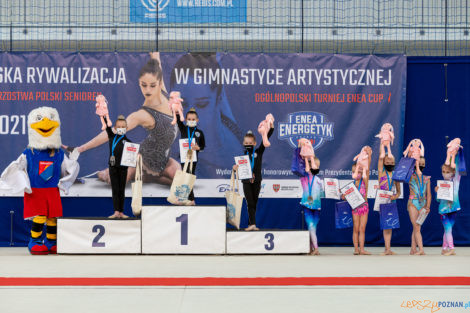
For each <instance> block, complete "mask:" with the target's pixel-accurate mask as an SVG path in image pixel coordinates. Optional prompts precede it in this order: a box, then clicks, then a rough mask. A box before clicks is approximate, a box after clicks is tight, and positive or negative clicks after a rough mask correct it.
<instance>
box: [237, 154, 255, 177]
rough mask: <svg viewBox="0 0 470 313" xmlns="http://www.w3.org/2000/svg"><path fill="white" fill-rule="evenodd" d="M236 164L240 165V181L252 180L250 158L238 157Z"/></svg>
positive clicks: (245, 156)
mask: <svg viewBox="0 0 470 313" xmlns="http://www.w3.org/2000/svg"><path fill="white" fill-rule="evenodd" d="M235 164H237V165H238V178H239V179H252V178H253V173H252V171H251V163H250V157H249V156H247V155H241V156H236V157H235Z"/></svg>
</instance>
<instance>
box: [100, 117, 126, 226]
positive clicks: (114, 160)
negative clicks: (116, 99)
mask: <svg viewBox="0 0 470 313" xmlns="http://www.w3.org/2000/svg"><path fill="white" fill-rule="evenodd" d="M104 120H105V121H106V118H105V119H104ZM107 125H109V124H107ZM126 131H127V122H126V118H125V117H124V116H123V115H119V116H118V118H117V121H116V133H114V132H113V130H112V129H111V127H109V126H106V133H107V134H108V139H109V161H108V164H109V177H110V179H111V191H112V194H113V206H114V214H113V215H111V216H110V217H109V218H128V216H127V215H125V214H124V213H123V212H124V200H125V197H126V194H125V190H126V181H127V166H122V165H121V158H122V152H123V150H124V143H125V142H126V141H128V142H130V140H129V139H128V138H127V137H126Z"/></svg>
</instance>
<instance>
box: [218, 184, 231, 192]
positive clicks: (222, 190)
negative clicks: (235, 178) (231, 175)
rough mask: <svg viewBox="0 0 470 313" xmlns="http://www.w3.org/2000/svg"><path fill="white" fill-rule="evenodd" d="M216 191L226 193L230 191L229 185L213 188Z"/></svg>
mask: <svg viewBox="0 0 470 313" xmlns="http://www.w3.org/2000/svg"><path fill="white" fill-rule="evenodd" d="M215 188H216V189H217V191H218V192H222V193H223V192H226V191H229V190H230V185H228V184H221V185H218V186H217V187H215Z"/></svg>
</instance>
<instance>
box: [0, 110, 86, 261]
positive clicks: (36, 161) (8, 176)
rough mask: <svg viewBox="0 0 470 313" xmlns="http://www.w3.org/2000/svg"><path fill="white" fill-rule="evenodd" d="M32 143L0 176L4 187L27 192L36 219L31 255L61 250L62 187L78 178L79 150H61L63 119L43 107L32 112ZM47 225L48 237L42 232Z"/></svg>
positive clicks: (29, 214) (28, 215) (29, 212)
mask: <svg viewBox="0 0 470 313" xmlns="http://www.w3.org/2000/svg"><path fill="white" fill-rule="evenodd" d="M28 139H29V143H28V146H27V147H26V149H25V150H24V151H23V153H22V154H21V155H20V157H19V158H18V159H17V160H16V161H13V162H12V163H11V164H10V165H9V166H8V167H7V168H6V169H5V170H4V171H3V173H2V176H0V189H5V190H8V192H11V194H12V195H14V194H17V193H20V192H24V218H25V219H27V220H32V222H33V223H32V226H31V239H30V241H29V244H28V249H29V251H30V252H31V254H56V253H57V244H56V242H57V217H61V216H62V203H61V199H60V191H59V189H60V190H62V191H63V192H65V193H68V190H69V188H70V186H71V185H72V184H73V182H74V181H75V179H76V178H77V175H78V172H79V165H78V162H77V159H78V156H79V153H78V151H76V150H74V151H73V152H72V153H70V156H69V157H67V156H66V155H65V153H64V151H63V150H61V145H62V142H61V139H60V119H59V113H58V112H57V110H56V109H54V108H50V107H40V108H37V109H34V110H32V111H31V112H30V113H29V115H28ZM44 224H46V236H45V238H44V239H43V236H42V231H43V228H44Z"/></svg>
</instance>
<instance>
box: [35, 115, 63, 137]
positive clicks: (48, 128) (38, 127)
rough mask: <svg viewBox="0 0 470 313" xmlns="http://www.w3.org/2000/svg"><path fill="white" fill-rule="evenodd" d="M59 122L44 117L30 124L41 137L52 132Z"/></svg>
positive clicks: (47, 135)
mask: <svg viewBox="0 0 470 313" xmlns="http://www.w3.org/2000/svg"><path fill="white" fill-rule="evenodd" d="M57 127H59V123H58V122H56V121H52V120H50V119H48V118H47V117H44V118H43V119H42V120H40V121H39V122H36V123H33V124H31V128H32V129H34V130H35V131H37V132H38V133H39V134H40V135H41V136H43V137H49V136H50V135H52V134H53V133H54V131H55V130H56V128H57Z"/></svg>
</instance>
